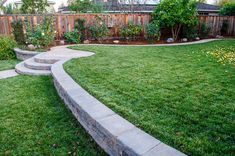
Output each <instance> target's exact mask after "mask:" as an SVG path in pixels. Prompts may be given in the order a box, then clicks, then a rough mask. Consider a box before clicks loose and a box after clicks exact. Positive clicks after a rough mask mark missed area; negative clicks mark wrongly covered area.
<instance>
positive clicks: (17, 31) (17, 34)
mask: <svg viewBox="0 0 235 156" xmlns="http://www.w3.org/2000/svg"><path fill="white" fill-rule="evenodd" d="M11 25H12V28H13V35H14V38H15V40H16V42H17V43H18V44H19V45H25V43H26V39H25V34H24V28H23V22H22V21H21V20H18V21H14V22H12V23H11Z"/></svg>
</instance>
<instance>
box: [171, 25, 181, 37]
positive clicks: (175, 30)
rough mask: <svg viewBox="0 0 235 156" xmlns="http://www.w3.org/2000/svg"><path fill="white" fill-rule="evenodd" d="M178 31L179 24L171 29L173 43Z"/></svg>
mask: <svg viewBox="0 0 235 156" xmlns="http://www.w3.org/2000/svg"><path fill="white" fill-rule="evenodd" d="M180 29H181V24H177V25H176V26H174V27H171V33H172V38H173V39H174V41H176V40H177V39H178V36H179V32H180Z"/></svg>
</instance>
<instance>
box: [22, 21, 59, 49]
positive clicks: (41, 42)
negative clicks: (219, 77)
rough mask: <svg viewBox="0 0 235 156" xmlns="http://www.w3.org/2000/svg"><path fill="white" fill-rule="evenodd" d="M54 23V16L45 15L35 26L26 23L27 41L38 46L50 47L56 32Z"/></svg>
mask: <svg viewBox="0 0 235 156" xmlns="http://www.w3.org/2000/svg"><path fill="white" fill-rule="evenodd" d="M53 24H54V19H53V18H52V17H44V18H43V20H42V22H41V24H40V25H36V26H33V27H31V26H30V24H29V23H26V38H27V43H28V44H33V45H34V46H35V47H36V48H42V47H48V46H49V45H50V44H52V42H53V41H54V38H55V34H56V32H55V31H54V25H53Z"/></svg>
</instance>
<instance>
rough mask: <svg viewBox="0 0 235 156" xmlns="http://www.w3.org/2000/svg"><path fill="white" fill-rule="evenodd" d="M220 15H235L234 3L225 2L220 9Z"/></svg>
mask: <svg viewBox="0 0 235 156" xmlns="http://www.w3.org/2000/svg"><path fill="white" fill-rule="evenodd" d="M220 15H223V16H235V3H227V4H225V5H224V7H222V8H221V9H220Z"/></svg>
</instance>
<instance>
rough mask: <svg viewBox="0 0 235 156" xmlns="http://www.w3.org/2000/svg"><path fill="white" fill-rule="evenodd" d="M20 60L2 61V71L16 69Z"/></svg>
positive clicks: (0, 65) (0, 63) (0, 67)
mask: <svg viewBox="0 0 235 156" xmlns="http://www.w3.org/2000/svg"><path fill="white" fill-rule="evenodd" d="M19 62H20V61H18V60H0V71H2V70H9V69H14V68H15V66H16V64H17V63H19Z"/></svg>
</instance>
